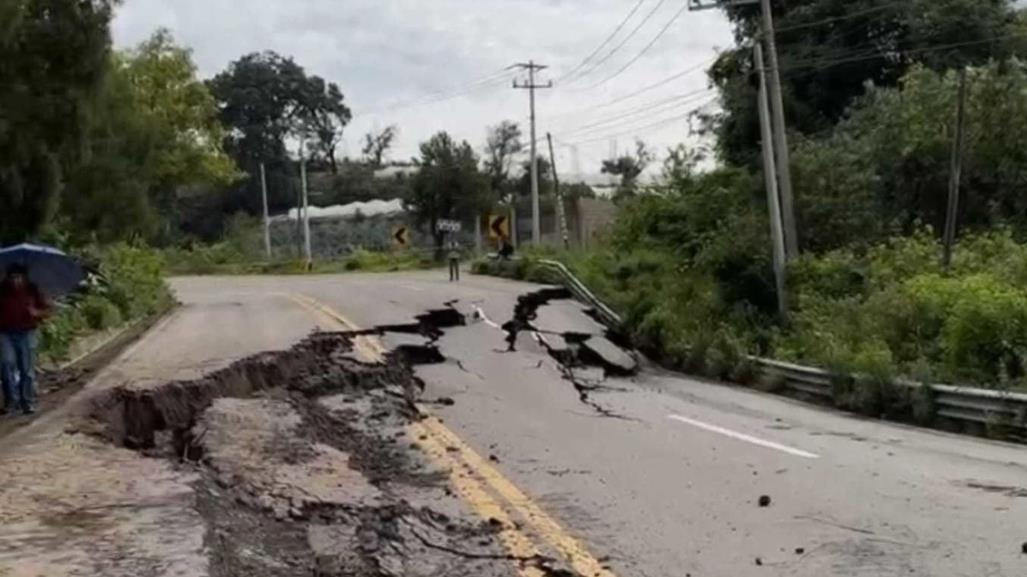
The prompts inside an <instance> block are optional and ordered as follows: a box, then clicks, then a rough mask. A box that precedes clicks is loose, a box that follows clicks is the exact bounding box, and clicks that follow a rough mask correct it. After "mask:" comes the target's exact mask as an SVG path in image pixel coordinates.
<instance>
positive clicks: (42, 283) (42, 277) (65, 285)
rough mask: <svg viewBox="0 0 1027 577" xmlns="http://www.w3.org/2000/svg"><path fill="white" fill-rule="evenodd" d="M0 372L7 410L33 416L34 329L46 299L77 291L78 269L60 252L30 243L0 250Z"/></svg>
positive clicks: (46, 312)
mask: <svg viewBox="0 0 1027 577" xmlns="http://www.w3.org/2000/svg"><path fill="white" fill-rule="evenodd" d="M0 270H4V271H6V274H5V275H4V278H3V280H2V281H0V373H2V375H3V381H4V383H3V384H4V395H5V396H6V398H7V412H8V413H10V414H13V413H16V412H17V410H18V409H21V411H22V412H24V413H25V414H32V413H33V412H35V402H36V382H35V380H36V379H35V376H36V372H35V345H36V340H37V329H38V328H39V325H40V324H42V323H43V321H44V320H45V319H46V317H47V316H49V314H50V301H49V300H48V299H55V298H60V297H62V296H64V295H66V294H68V293H70V292H72V291H74V290H75V289H77V288H78V287H79V286H80V285H81V284H82V281H83V279H84V278H85V272H84V271H83V269H82V266H81V265H79V263H78V262H76V261H75V259H73V258H71V257H69V256H68V255H66V254H64V253H63V252H61V251H60V250H58V249H56V248H53V247H49V246H41V245H35V244H19V245H17V246H11V247H6V248H2V249H0Z"/></svg>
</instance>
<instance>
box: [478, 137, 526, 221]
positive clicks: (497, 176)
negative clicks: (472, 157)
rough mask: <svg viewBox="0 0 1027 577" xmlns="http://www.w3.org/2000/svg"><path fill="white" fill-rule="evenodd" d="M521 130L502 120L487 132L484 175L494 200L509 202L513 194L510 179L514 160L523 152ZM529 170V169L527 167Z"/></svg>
mask: <svg viewBox="0 0 1027 577" xmlns="http://www.w3.org/2000/svg"><path fill="white" fill-rule="evenodd" d="M521 136H522V133H521V128H520V126H518V125H517V123H516V122H511V121H509V120H504V121H503V122H501V123H499V125H497V126H494V127H492V128H490V129H489V131H488V138H487V139H486V141H485V163H484V170H485V174H486V175H488V178H489V186H490V189H491V190H492V194H493V196H494V198H495V199H496V200H498V201H500V202H510V200H511V199H512V196H513V192H514V186H513V182H511V179H510V170H511V169H512V168H513V161H514V158H515V157H516V156H517V155H518V154H520V153H521V152H522V151H523V150H524V143H522V142H521ZM529 170H530V167H529Z"/></svg>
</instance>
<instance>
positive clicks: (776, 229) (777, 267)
mask: <svg viewBox="0 0 1027 577" xmlns="http://www.w3.org/2000/svg"><path fill="white" fill-rule="evenodd" d="M755 60H756V71H757V73H758V74H759V75H760V90H759V111H760V135H761V140H762V141H763V142H762V146H763V176H764V179H765V180H766V185H767V212H769V213H770V238H771V243H772V246H771V248H772V254H773V259H774V281H775V286H776V288H777V308H778V312H779V313H780V314H781V318H788V293H787V290H788V278H787V263H786V258H785V242H784V231H783V230H782V229H783V228H784V227H783V226H782V223H781V205H780V202H779V197H778V188H777V170H776V169H775V168H776V167H775V166H774V138H773V136H772V134H771V132H772V131H771V128H770V110H769V107H768V106H767V71H766V68H765V67H764V65H763V47H762V46H761V45H760V44H759V43H758V42H757V43H756V47H755Z"/></svg>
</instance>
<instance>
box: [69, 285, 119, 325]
mask: <svg viewBox="0 0 1027 577" xmlns="http://www.w3.org/2000/svg"><path fill="white" fill-rule="evenodd" d="M78 308H79V310H80V311H81V312H82V316H83V317H84V319H85V322H86V325H87V326H88V327H89V328H90V329H92V330H94V331H102V330H106V329H109V328H111V327H113V326H116V325H118V324H119V323H121V311H120V310H118V307H117V306H116V305H115V304H114V303H112V302H111V301H109V300H107V299H106V298H104V297H103V296H101V295H98V294H91V295H89V296H87V297H86V298H84V299H82V301H81V302H80V303H79V304H78Z"/></svg>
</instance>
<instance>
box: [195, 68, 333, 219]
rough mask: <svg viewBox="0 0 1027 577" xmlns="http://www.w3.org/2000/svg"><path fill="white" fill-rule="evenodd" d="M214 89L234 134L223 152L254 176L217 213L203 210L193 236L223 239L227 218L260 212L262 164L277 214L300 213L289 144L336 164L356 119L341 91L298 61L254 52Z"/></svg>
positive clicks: (222, 201)
mask: <svg viewBox="0 0 1027 577" xmlns="http://www.w3.org/2000/svg"><path fill="white" fill-rule="evenodd" d="M209 87H210V90H211V92H212V93H213V95H214V97H215V99H216V101H217V103H218V108H219V110H220V117H221V121H222V123H224V124H225V125H226V126H227V127H228V128H229V132H228V134H227V136H226V138H225V149H226V150H227V151H228V152H229V154H230V155H231V156H232V158H234V159H235V162H236V164H237V165H238V166H239V167H240V168H241V169H242V170H243V171H245V172H246V173H247V174H248V175H249V177H248V178H246V179H244V180H242V181H240V182H239V184H238V185H236V186H235V187H233V188H232V189H231V190H230V191H229V192H228V193H227V194H224V195H221V197H220V198H219V199H218V202H217V203H215V204H214V205H213V206H202V207H198V209H197V211H196V215H195V216H196V217H197V219H196V220H197V222H198V224H199V225H200V226H199V228H198V230H196V231H195V232H197V233H200V234H203V235H205V236H210V235H216V234H218V233H220V232H221V229H222V228H223V225H224V220H225V218H226V217H227V216H229V215H231V214H235V213H236V212H239V211H245V212H248V213H250V214H258V213H259V212H260V210H261V189H260V165H261V163H264V164H265V166H266V170H267V175H268V176H267V178H268V189H269V202H270V205H271V208H272V210H274V211H280V210H284V209H286V208H288V207H290V206H294V205H295V202H296V198H297V193H298V186H297V183H296V176H295V175H297V174H298V169H297V167H296V164H295V163H294V162H293V161H292V160H291V159H290V156H289V154H288V151H287V150H286V141H287V139H289V138H306V139H309V140H310V148H311V150H312V151H313V152H315V153H316V154H318V155H320V156H323V157H324V158H325V160H326V162H327V163H328V164H331V163H332V159H334V157H335V147H336V144H337V142H338V138H339V132H340V131H341V130H342V128H343V126H344V125H345V123H347V122H348V121H349V119H350V116H351V115H350V112H349V109H348V108H347V107H346V106H345V104H344V103H343V95H342V91H341V90H339V88H338V86H336V85H334V84H330V83H326V82H325V81H324V80H323V79H321V78H319V77H317V76H308V75H307V73H306V71H305V70H304V69H303V67H302V66H300V65H299V64H297V63H296V62H295V61H294V60H293V59H292V58H287V57H284V56H281V55H279V54H277V53H275V52H270V51H269V52H262V53H253V54H247V55H246V56H243V57H242V58H240V59H239V60H236V61H235V62H233V63H231V64H230V65H229V66H228V69H227V70H225V71H224V72H222V73H220V74H218V75H217V76H215V77H214V78H213V79H212V80H211V81H210V82H209Z"/></svg>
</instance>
